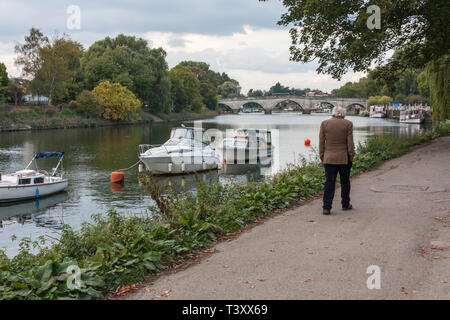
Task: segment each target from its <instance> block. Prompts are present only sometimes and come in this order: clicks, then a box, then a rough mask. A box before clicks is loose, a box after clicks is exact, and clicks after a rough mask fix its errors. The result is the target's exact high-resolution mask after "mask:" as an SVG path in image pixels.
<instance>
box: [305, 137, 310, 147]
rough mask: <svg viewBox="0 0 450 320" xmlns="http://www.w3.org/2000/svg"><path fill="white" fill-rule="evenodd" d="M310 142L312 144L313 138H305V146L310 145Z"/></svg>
mask: <svg viewBox="0 0 450 320" xmlns="http://www.w3.org/2000/svg"><path fill="white" fill-rule="evenodd" d="M310 144H311V140H309V139H306V140H305V146H307V147H309V145H310Z"/></svg>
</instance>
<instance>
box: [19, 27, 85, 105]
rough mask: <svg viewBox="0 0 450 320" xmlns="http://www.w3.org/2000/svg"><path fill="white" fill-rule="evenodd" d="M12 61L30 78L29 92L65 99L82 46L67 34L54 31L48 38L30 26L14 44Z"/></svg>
mask: <svg viewBox="0 0 450 320" xmlns="http://www.w3.org/2000/svg"><path fill="white" fill-rule="evenodd" d="M16 52H17V53H18V56H17V58H16V61H15V62H16V64H17V65H19V66H21V67H22V74H23V75H24V76H25V77H28V78H31V81H30V82H29V89H30V92H31V93H33V94H37V95H46V96H48V97H49V100H48V103H49V104H50V103H59V102H63V101H67V100H68V99H67V96H68V95H69V89H68V88H69V87H70V86H71V85H73V83H74V80H75V75H76V74H77V72H78V71H79V70H80V57H81V54H82V52H83V47H82V45H81V44H80V43H78V42H75V41H72V40H71V39H70V38H69V36H68V35H61V36H59V35H55V36H54V37H53V38H52V39H49V38H48V37H46V36H44V35H43V34H42V33H41V32H40V31H39V30H38V29H34V28H32V29H31V30H30V34H29V35H28V36H26V37H25V42H24V43H23V44H17V45H16Z"/></svg>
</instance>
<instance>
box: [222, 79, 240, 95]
mask: <svg viewBox="0 0 450 320" xmlns="http://www.w3.org/2000/svg"><path fill="white" fill-rule="evenodd" d="M217 92H218V93H219V95H220V96H221V97H222V98H235V97H239V96H240V94H241V89H240V86H239V83H236V82H233V81H231V80H230V81H225V82H224V83H222V84H221V85H220V86H219V87H218V88H217Z"/></svg>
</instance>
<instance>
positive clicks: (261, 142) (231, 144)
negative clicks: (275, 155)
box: [221, 129, 274, 164]
mask: <svg viewBox="0 0 450 320" xmlns="http://www.w3.org/2000/svg"><path fill="white" fill-rule="evenodd" d="M273 148H274V147H273V145H272V134H271V131H270V130H260V129H237V130H236V135H235V136H232V137H226V138H224V139H223V142H222V148H221V149H222V157H223V160H225V162H226V163H237V164H245V163H250V164H256V163H263V164H264V163H266V162H267V163H270V162H271V158H272V152H273Z"/></svg>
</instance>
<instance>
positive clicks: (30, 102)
mask: <svg viewBox="0 0 450 320" xmlns="http://www.w3.org/2000/svg"><path fill="white" fill-rule="evenodd" d="M15 50H16V53H17V56H16V59H15V62H16V64H17V65H18V66H19V67H21V69H22V76H23V78H20V79H17V78H9V76H8V73H7V70H6V67H5V65H4V64H3V63H0V112H1V113H2V117H5V116H8V114H7V110H6V109H11V107H12V106H21V109H26V108H28V109H30V110H34V107H39V106H57V107H58V109H59V111H62V110H66V109H69V110H70V111H73V112H76V113H77V116H78V117H79V118H83V119H90V121H88V122H95V121H94V120H96V119H101V120H109V121H111V122H113V123H115V124H120V122H122V121H126V122H130V121H139V119H140V116H139V115H140V112H141V110H143V111H145V112H148V113H151V114H153V115H155V114H165V115H170V114H176V113H180V112H188V113H189V112H192V113H202V112H209V111H211V110H212V111H215V110H217V108H218V99H219V97H225V98H232V97H235V96H239V95H240V87H239V83H238V82H237V81H236V80H234V79H232V78H230V77H229V76H228V75H227V74H226V73H219V72H215V71H213V70H211V69H210V67H209V65H208V64H207V63H204V62H196V61H183V62H181V63H179V64H178V65H177V66H175V67H174V68H172V69H171V70H169V67H168V64H167V62H166V52H165V51H164V50H163V49H162V48H150V47H149V45H148V42H147V41H146V40H144V39H142V38H136V37H133V36H125V35H123V34H120V35H118V36H117V37H115V38H110V37H106V38H105V39H103V40H100V41H97V42H95V43H93V44H92V45H91V46H90V47H89V48H88V49H87V50H85V49H84V48H83V46H82V45H81V44H80V43H78V42H76V41H73V40H71V39H70V37H69V36H68V35H54V36H53V37H48V36H46V35H44V34H43V33H42V32H41V31H39V30H38V29H35V28H32V29H31V30H30V33H29V35H27V36H26V37H25V39H24V42H23V43H18V44H17V45H16V47H15ZM30 112H32V111H30ZM67 112H68V111H67ZM39 115H40V114H39V113H37V114H33V116H34V117H35V118H38V117H39ZM15 116H16V115H14V114H13V115H12V116H11V117H9V119H10V121H11V119H12V120H14V119H16V117H15ZM165 118H170V116H167V117H165ZM2 125H3V124H2Z"/></svg>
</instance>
